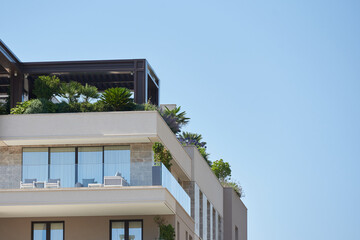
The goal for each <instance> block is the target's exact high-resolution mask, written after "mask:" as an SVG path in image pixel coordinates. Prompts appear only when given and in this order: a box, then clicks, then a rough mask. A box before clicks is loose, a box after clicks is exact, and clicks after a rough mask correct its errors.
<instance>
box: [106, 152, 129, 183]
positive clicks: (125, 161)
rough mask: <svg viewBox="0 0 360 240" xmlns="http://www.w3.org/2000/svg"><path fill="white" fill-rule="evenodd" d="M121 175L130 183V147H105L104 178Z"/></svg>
mask: <svg viewBox="0 0 360 240" xmlns="http://www.w3.org/2000/svg"><path fill="white" fill-rule="evenodd" d="M116 173H121V175H122V176H123V178H124V179H125V180H126V181H127V182H128V183H130V147H129V146H107V147H104V176H115V174H116Z"/></svg>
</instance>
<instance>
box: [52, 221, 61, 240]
mask: <svg viewBox="0 0 360 240" xmlns="http://www.w3.org/2000/svg"><path fill="white" fill-rule="evenodd" d="M50 239H51V240H63V239H64V226H63V223H51V225H50Z"/></svg>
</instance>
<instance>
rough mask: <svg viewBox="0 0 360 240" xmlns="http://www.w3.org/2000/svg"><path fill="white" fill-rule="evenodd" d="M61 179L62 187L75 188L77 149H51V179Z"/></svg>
mask: <svg viewBox="0 0 360 240" xmlns="http://www.w3.org/2000/svg"><path fill="white" fill-rule="evenodd" d="M49 179H59V180H60V185H61V187H74V184H75V148H74V147H70V148H50V177H49Z"/></svg>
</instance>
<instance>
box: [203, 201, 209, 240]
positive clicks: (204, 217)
mask: <svg viewBox="0 0 360 240" xmlns="http://www.w3.org/2000/svg"><path fill="white" fill-rule="evenodd" d="M207 202H208V201H207V198H206V196H205V194H203V216H202V217H203V239H204V240H205V239H208V237H207V236H208V234H207V233H208V232H207V231H208V230H207V225H208V224H207V222H208V220H207V212H208V206H207Z"/></svg>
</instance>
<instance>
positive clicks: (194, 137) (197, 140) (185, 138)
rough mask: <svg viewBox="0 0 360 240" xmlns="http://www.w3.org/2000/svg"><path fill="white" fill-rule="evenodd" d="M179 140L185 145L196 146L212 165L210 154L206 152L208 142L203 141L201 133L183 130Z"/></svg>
mask: <svg viewBox="0 0 360 240" xmlns="http://www.w3.org/2000/svg"><path fill="white" fill-rule="evenodd" d="M178 140H179V142H180V143H181V144H182V145H183V146H189V145H194V146H196V147H197V149H198V150H199V152H200V154H201V155H202V156H203V158H204V159H205V160H206V162H207V163H208V164H209V166H211V161H209V154H208V153H207V152H206V142H203V141H202V136H201V134H197V133H190V132H182V133H181V135H179V136H178Z"/></svg>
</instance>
